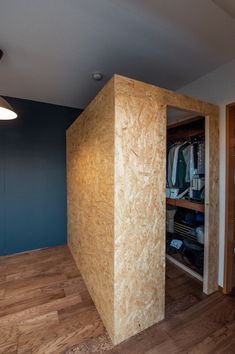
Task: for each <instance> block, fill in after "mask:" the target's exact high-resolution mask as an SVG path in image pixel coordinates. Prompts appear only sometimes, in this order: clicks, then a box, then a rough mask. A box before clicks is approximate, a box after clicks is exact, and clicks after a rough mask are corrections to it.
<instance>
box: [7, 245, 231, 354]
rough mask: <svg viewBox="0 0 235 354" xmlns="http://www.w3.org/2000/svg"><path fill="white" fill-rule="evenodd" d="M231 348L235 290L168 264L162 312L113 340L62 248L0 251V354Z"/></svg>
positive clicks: (131, 353)
mask: <svg viewBox="0 0 235 354" xmlns="http://www.w3.org/2000/svg"><path fill="white" fill-rule="evenodd" d="M104 352H105V353H110V354H111V353H113V354H114V353H116V354H125V353H128V354H135V353H136V354H137V353H147V354H151V353H160V354H168V353H169V354H175V353H194V354H196V353H198V354H203V353H213V354H214V353H226V354H232V353H235V297H233V296H228V297H225V296H223V295H221V294H220V293H217V294H214V295H212V296H210V297H206V296H205V295H203V294H202V292H201V284H200V283H199V282H197V281H195V280H194V279H192V278H190V277H189V276H187V275H186V274H185V273H183V272H182V271H181V270H178V269H177V268H175V266H173V265H168V268H167V297H166V319H165V320H164V321H162V322H160V323H159V324H157V325H155V326H153V327H151V328H149V329H147V330H145V331H144V332H142V333H141V334H139V335H137V336H135V337H133V338H131V339H130V340H128V341H126V342H124V343H122V344H120V345H118V346H116V347H113V346H112V343H111V341H110V339H109V337H108V335H107V333H106V331H105V329H104V326H103V324H102V322H101V319H100V317H99V315H98V313H97V311H96V309H95V306H94V304H93V302H92V300H91V298H90V296H89V294H88V292H87V290H86V287H85V285H84V282H83V280H82V278H81V276H80V274H79V272H78V271H77V269H76V266H75V264H74V261H73V259H72V256H71V254H70V252H69V250H68V248H67V247H56V248H51V249H46V250H41V251H36V252H30V253H26V254H21V255H15V256H12V257H1V258H0V353H4V354H7V353H24V354H29V353H43V354H49V353H66V354H72V353H83V354H84V353H104Z"/></svg>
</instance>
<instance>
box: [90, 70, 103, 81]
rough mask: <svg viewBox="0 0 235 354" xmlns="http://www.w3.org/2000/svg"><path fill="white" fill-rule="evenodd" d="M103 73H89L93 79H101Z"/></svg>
mask: <svg viewBox="0 0 235 354" xmlns="http://www.w3.org/2000/svg"><path fill="white" fill-rule="evenodd" d="M103 76H104V75H103V74H102V73H99V72H94V73H92V74H91V77H92V79H93V80H95V81H101V80H102V79H103Z"/></svg>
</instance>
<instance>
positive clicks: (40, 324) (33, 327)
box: [17, 311, 59, 334]
mask: <svg viewBox="0 0 235 354" xmlns="http://www.w3.org/2000/svg"><path fill="white" fill-rule="evenodd" d="M58 323H59V316H58V312H57V311H52V312H48V313H46V314H45V315H41V316H35V317H33V318H30V319H28V320H22V321H20V322H19V324H18V325H17V328H18V331H19V334H26V333H33V332H35V331H38V330H40V329H45V328H48V327H51V326H52V325H56V324H58Z"/></svg>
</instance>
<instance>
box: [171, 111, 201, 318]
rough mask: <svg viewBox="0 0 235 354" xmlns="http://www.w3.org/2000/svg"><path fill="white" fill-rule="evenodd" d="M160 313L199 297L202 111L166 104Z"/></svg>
mask: <svg viewBox="0 0 235 354" xmlns="http://www.w3.org/2000/svg"><path fill="white" fill-rule="evenodd" d="M166 141H167V156H166V157H167V163H166V317H167V316H169V315H170V314H172V312H173V313H174V312H175V311H179V310H180V309H181V310H183V309H184V308H185V307H188V306H190V305H192V303H195V302H197V301H200V299H202V298H204V297H205V295H204V294H203V288H204V287H203V282H204V276H205V275H206V271H205V269H206V267H207V262H206V257H205V254H206V252H205V238H206V229H205V223H206V221H205V218H206V215H205V196H206V188H207V183H206V131H205V117H204V116H202V115H199V114H198V113H196V112H192V111H186V110H182V109H177V108H173V107H168V108H167V139H166Z"/></svg>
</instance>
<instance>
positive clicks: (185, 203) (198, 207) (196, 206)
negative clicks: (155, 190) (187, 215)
mask: <svg viewBox="0 0 235 354" xmlns="http://www.w3.org/2000/svg"><path fill="white" fill-rule="evenodd" d="M166 203H167V205H173V206H178V207H181V208H186V209H191V210H195V211H199V212H201V213H204V204H200V203H196V202H191V201H190V200H187V199H170V198H166Z"/></svg>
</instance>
